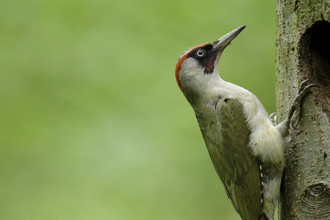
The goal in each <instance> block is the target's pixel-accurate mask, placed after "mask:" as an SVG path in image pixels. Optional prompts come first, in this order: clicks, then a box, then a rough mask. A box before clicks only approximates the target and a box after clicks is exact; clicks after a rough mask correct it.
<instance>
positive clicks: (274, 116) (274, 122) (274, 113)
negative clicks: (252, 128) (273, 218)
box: [269, 112, 277, 125]
mask: <svg viewBox="0 0 330 220" xmlns="http://www.w3.org/2000/svg"><path fill="white" fill-rule="evenodd" d="M269 117H270V119H271V120H272V122H273V124H274V125H277V124H276V112H273V113H272V114H270V115H269Z"/></svg>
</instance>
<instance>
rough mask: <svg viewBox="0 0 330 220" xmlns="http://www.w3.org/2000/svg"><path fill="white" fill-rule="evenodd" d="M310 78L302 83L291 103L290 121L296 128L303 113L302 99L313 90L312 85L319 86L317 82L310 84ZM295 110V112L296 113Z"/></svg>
mask: <svg viewBox="0 0 330 220" xmlns="http://www.w3.org/2000/svg"><path fill="white" fill-rule="evenodd" d="M308 82H309V80H305V81H303V82H302V83H301V85H300V88H299V92H298V95H297V96H296V98H295V99H294V101H293V104H292V105H291V108H290V111H289V117H288V119H289V121H290V123H291V126H292V127H293V128H296V127H297V125H298V122H299V117H300V114H301V105H302V100H303V98H304V97H305V96H306V94H307V93H308V92H309V91H310V90H311V88H312V87H314V86H318V85H316V84H308ZM294 112H295V114H294Z"/></svg>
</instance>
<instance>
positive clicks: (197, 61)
mask: <svg viewBox="0 0 330 220" xmlns="http://www.w3.org/2000/svg"><path fill="white" fill-rule="evenodd" d="M245 27H246V26H245V25H243V26H241V27H239V28H236V29H235V30H233V31H231V32H229V33H228V34H226V35H224V36H222V37H220V38H219V39H218V40H216V41H214V42H212V43H205V44H200V45H197V46H194V47H191V48H189V49H188V50H186V51H184V52H183V53H182V54H181V56H180V57H179V59H178V61H177V63H176V68H175V77H176V80H177V83H178V85H179V87H180V89H181V90H182V92H183V94H184V95H185V96H186V98H187V99H188V101H189V102H190V104H192V105H193V102H196V101H197V100H198V98H199V97H200V95H201V94H202V93H203V92H205V90H206V89H207V88H209V87H212V84H213V83H214V82H215V81H217V80H218V79H220V77H219V74H218V63H219V60H220V57H221V54H222V52H223V50H224V49H225V48H226V47H227V46H228V45H229V44H230V42H231V41H232V40H233V39H234V38H235V37H236V36H237V35H238V34H239V33H240V32H241V31H242V30H243V29H244V28H245Z"/></svg>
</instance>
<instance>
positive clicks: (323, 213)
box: [276, 0, 330, 220]
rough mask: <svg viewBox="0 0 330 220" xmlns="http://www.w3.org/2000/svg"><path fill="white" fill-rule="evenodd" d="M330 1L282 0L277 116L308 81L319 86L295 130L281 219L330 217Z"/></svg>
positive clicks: (288, 156)
mask: <svg viewBox="0 0 330 220" xmlns="http://www.w3.org/2000/svg"><path fill="white" fill-rule="evenodd" d="M329 11H330V0H276V17H277V39H276V47H277V49H276V50H277V51H276V87H277V88H276V93H277V94H276V96H277V103H276V104H277V120H278V121H282V120H284V119H285V117H286V114H287V113H288V110H289V108H290V104H291V103H292V101H293V99H294V98H295V96H296V95H297V93H298V89H299V86H300V84H301V82H302V81H303V80H306V79H308V80H310V82H311V83H315V84H316V85H318V86H319V87H313V89H312V90H311V92H310V93H309V94H308V95H306V97H305V98H304V100H303V104H302V109H301V115H300V119H299V120H297V121H296V125H295V126H293V127H291V129H290V137H289V142H288V145H287V146H286V149H285V153H286V168H285V171H284V177H283V180H282V187H281V202H280V205H279V219H282V220H291V219H327V220H329V219H330V175H329V174H330V120H329V119H330V23H329V22H330V12H329Z"/></svg>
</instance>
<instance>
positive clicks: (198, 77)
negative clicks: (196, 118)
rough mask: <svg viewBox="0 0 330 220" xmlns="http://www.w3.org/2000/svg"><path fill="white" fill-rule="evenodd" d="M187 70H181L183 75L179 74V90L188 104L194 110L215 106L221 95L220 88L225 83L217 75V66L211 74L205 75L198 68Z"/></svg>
mask: <svg viewBox="0 0 330 220" xmlns="http://www.w3.org/2000/svg"><path fill="white" fill-rule="evenodd" d="M188 65H190V66H191V64H188ZM189 69H190V68H189ZM189 69H188V70H186V68H183V73H180V82H181V85H182V86H181V90H182V92H183V94H184V95H185V97H186V98H187V100H188V102H189V103H190V104H191V106H192V107H193V108H194V109H196V108H199V106H205V105H206V104H214V105H215V104H216V102H217V101H218V100H219V97H220V95H221V92H220V90H221V87H222V86H224V84H225V83H226V82H225V81H223V80H222V79H221V78H220V76H219V74H218V70H217V64H216V65H215V66H214V71H213V72H212V73H211V74H205V73H204V70H203V69H202V68H200V67H199V66H196V67H192V68H191V69H190V70H189ZM185 70H186V71H187V72H184V71H185ZM196 72H198V73H196Z"/></svg>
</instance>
